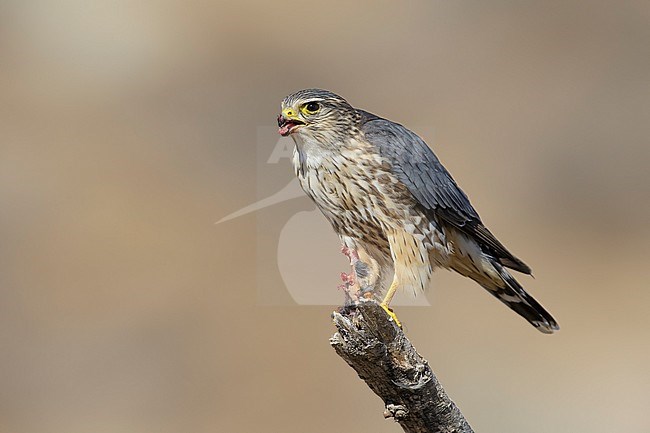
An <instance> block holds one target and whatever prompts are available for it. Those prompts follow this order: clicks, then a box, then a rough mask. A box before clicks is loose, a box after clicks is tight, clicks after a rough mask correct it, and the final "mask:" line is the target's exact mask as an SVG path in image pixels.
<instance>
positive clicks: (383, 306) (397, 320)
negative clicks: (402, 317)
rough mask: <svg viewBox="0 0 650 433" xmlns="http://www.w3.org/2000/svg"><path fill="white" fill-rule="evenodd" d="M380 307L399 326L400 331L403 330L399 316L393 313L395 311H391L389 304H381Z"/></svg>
mask: <svg viewBox="0 0 650 433" xmlns="http://www.w3.org/2000/svg"><path fill="white" fill-rule="evenodd" d="M379 306H380V307H381V308H383V309H384V311H385V312H386V314H388V317H390V318H391V319H392V320H393V322H395V324H396V325H397V326H399V327H400V329H401V328H402V322H400V321H399V319H398V318H397V315H396V314H395V313H393V310H391V309H390V307H389V306H388V305H387V304H384V303H383V302H382V303H381V304H379Z"/></svg>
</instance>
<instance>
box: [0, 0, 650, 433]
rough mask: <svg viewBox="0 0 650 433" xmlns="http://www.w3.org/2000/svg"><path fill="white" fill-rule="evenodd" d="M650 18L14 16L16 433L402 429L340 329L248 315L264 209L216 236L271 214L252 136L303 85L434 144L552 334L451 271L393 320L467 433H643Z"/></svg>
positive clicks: (1, 322) (3, 21)
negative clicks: (552, 323) (336, 347)
mask: <svg viewBox="0 0 650 433" xmlns="http://www.w3.org/2000/svg"><path fill="white" fill-rule="evenodd" d="M649 20H650V6H649V4H648V2H646V1H638V2H634V1H623V2H606V1H594V2H574V1H568V2H535V1H523V2H505V1H492V2H480V1H454V2H451V1H448V2H442V1H438V2H421V3H409V4H404V5H400V4H397V3H388V2H384V3H374V2H373V3H356V2H354V3H353V2H338V3H334V2H332V3H328V4H327V5H323V4H316V3H305V2H293V3H287V2H284V3H279V2H268V3H266V2H240V3H234V2H233V3H220V2H166V1H158V2H135V1H94V2H83V1H58V2H57V1H31V0H29V1H21V0H16V1H3V2H1V3H0V98H1V99H0V101H1V104H0V113H1V115H0V179H1V181H0V200H1V203H2V206H1V208H0V228H1V232H0V233H1V234H2V242H1V243H0V340H1V341H2V350H1V352H0V432H2V433H5V432H7V433H45V432H57V433H58V432H61V433H63V432H64V433H77V432H79V433H82V432H84V433H85V432H93V433H101V432H111V433H115V432H153V431H155V432H192V433H194V432H197V433H200V432H215V431H217V432H283V433H290V432H296V433H304V432H314V433H318V432H331V431H349V432H397V431H401V430H400V428H399V426H397V425H395V424H394V423H393V422H392V421H384V420H383V418H382V416H381V412H382V409H383V406H382V403H381V402H380V401H379V399H377V398H376V397H375V396H374V395H373V394H371V392H370V391H369V390H368V389H367V388H366V387H365V386H364V385H363V384H362V383H361V382H360V381H359V380H358V379H357V378H356V376H355V374H354V373H353V371H352V370H351V369H350V368H348V367H347V366H346V365H345V364H344V363H343V361H341V360H340V359H339V358H338V357H337V356H336V355H335V354H334V352H333V350H331V348H330V347H329V345H328V337H329V336H330V335H331V334H332V332H333V327H332V325H331V322H330V319H329V314H330V312H331V307H325V306H323V307H300V306H284V307H283V306H279V307H269V306H262V305H260V303H259V302H258V300H257V295H256V290H255V286H256V284H257V283H256V281H255V279H256V276H255V275H254V272H251V271H250V270H251V269H253V268H254V264H255V260H256V254H255V247H254V245H255V236H257V235H256V230H255V227H256V220H258V219H262V218H264V217H265V213H264V212H266V211H262V212H260V213H258V214H257V215H249V216H246V217H243V218H240V219H237V220H233V221H231V222H229V223H228V225H216V226H215V225H214V221H216V220H218V219H219V218H221V217H222V216H224V215H225V214H228V213H230V212H232V211H234V210H236V209H238V208H241V207H243V206H245V205H247V204H249V203H251V202H252V201H254V200H255V199H256V186H255V182H256V162H255V158H256V157H255V154H256V148H257V143H256V133H257V128H259V127H272V126H273V124H274V121H275V116H276V114H277V112H278V106H279V102H280V100H281V99H282V97H284V96H285V95H286V94H288V93H290V92H292V91H295V90H297V89H300V88H304V87H323V88H327V89H331V90H333V91H336V92H337V93H340V94H342V95H344V96H345V97H346V98H347V99H348V100H349V101H350V102H351V103H352V104H354V105H356V106H359V107H363V108H365V109H368V110H370V111H373V112H376V113H378V114H381V115H384V116H386V117H388V118H391V119H393V120H396V121H399V122H402V123H404V124H406V125H426V126H433V127H434V128H435V140H434V138H433V137H431V136H428V135H425V138H426V139H427V140H428V141H429V142H430V143H433V142H435V148H436V152H437V153H438V155H439V156H440V157H441V159H442V160H443V161H444V162H445V164H446V165H447V166H448V168H449V169H450V170H451V172H452V173H453V174H454V176H455V177H456V179H457V180H458V181H459V183H460V184H461V185H462V187H463V188H464V189H465V191H466V192H467V193H468V194H469V195H470V197H471V198H472V200H473V203H474V205H475V206H476V207H477V208H478V210H479V212H480V213H481V215H482V216H483V219H484V220H485V221H486V222H487V224H488V226H489V227H490V228H491V229H492V230H493V231H494V232H495V233H496V234H497V235H498V236H499V237H500V238H501V239H502V240H503V241H504V242H505V243H506V244H507V245H508V246H509V247H510V248H511V249H512V250H513V251H514V252H515V253H517V254H518V255H519V256H521V257H522V258H523V259H525V260H526V261H527V262H528V263H530V264H531V265H532V267H533V268H534V270H535V275H536V279H535V280H533V279H530V278H527V279H522V282H523V283H524V285H525V286H527V287H528V288H530V289H531V291H532V292H533V293H534V294H535V295H536V297H538V298H539V299H540V301H541V302H542V303H543V304H544V305H546V306H547V307H548V308H549V310H550V311H552V312H553V314H554V315H555V316H556V317H557V318H558V320H559V322H560V325H561V326H562V331H560V333H558V334H557V335H554V336H551V337H549V336H544V335H541V334H539V333H538V332H537V331H535V330H534V329H533V328H532V327H530V326H529V325H527V324H526V323H525V322H524V321H523V320H521V319H520V318H518V317H516V315H515V314H513V313H511V312H509V311H508V310H507V309H505V308H504V307H503V306H502V305H500V304H499V303H498V302H496V301H495V300H494V299H492V298H491V297H489V296H487V295H486V294H484V293H482V289H480V288H479V287H477V286H475V285H474V284H473V283H471V282H470V281H466V280H464V279H462V278H461V277H458V276H455V275H452V274H450V273H446V272H444V273H441V274H440V277H439V278H440V281H441V284H439V285H438V287H437V288H436V293H435V295H434V296H433V297H432V298H431V299H432V303H433V306H432V307H430V308H406V307H405V308H401V309H399V310H398V314H399V316H400V318H401V319H402V321H403V322H404V323H405V326H406V330H407V332H408V334H409V336H410V337H411V338H412V340H413V342H414V343H415V345H416V346H417V347H418V349H419V351H420V352H421V353H422V354H423V355H424V356H425V357H427V358H428V359H429V361H430V362H431V364H432V365H433V367H434V369H435V371H436V373H437V374H438V376H439V377H440V379H441V381H442V382H443V384H444V385H445V387H446V389H447V391H448V392H449V394H450V395H451V396H452V398H453V399H454V400H455V401H456V402H457V403H458V404H459V406H460V407H461V409H462V410H463V412H464V414H465V415H466V416H467V418H468V419H469V420H470V422H471V424H472V425H473V426H474V428H475V429H476V431H480V432H521V431H526V432H530V433H533V432H535V433H537V432H540V433H541V432H576V431H590V432H612V431H626V432H648V431H650V414H649V413H648V406H649V405H650V367H649V366H650V338H649V337H650V314H649V313H650V290H648V281H650V266H649V265H648V259H649V258H650V254H649V252H650V251H649V247H648V244H649V242H650V229H649V225H648V222H649V221H650V200H649V198H650V174H649V170H648V164H650V146H649V137H650V121H649V119H650V48H649V47H650V45H649V44H648V42H649V41H650V26H649V25H648V24H649ZM269 212H270V211H269ZM332 236H333V235H332ZM333 239H334V238H333ZM319 247H321V246H319V245H305V246H304V248H305V251H309V249H312V248H313V249H317V248H319ZM331 254H332V256H333V257H334V256H337V255H338V254H339V253H338V251H337V250H336V248H334V249H332V251H331ZM337 257H338V256H337ZM341 263H343V261H342V258H341ZM341 270H345V269H344V267H343V266H341V269H334V270H333V271H332V272H333V275H334V277H335V276H336V273H337V272H338V271H341ZM332 290H336V289H335V288H334V287H332Z"/></svg>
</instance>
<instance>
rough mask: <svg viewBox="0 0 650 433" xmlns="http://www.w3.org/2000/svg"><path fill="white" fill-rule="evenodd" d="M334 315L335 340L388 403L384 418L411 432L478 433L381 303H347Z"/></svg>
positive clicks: (338, 349)
mask: <svg viewBox="0 0 650 433" xmlns="http://www.w3.org/2000/svg"><path fill="white" fill-rule="evenodd" d="M333 319H334V324H335V325H336V327H337V328H338V332H336V334H334V336H333V337H332V338H331V339H330V344H331V345H332V346H333V347H334V349H335V350H336V353H338V355H339V356H340V357H341V358H343V359H344V360H345V361H346V362H347V363H348V364H349V365H350V366H351V367H352V368H353V369H354V370H355V371H356V372H357V373H358V374H359V377H360V378H361V379H363V380H364V381H365V382H366V384H367V385H368V386H369V387H370V389H372V390H373V391H374V392H375V394H377V395H378V396H379V397H380V398H381V399H382V400H383V401H384V403H385V405H386V410H385V411H384V417H386V418H391V417H392V418H394V419H395V421H397V422H398V423H399V424H400V425H401V426H402V428H403V429H404V431H405V432H407V433H433V432H436V433H442V432H444V433H451V432H454V433H456V432H457V433H473V431H472V428H471V427H470V426H469V424H468V423H467V420H465V418H464V417H463V414H462V413H461V412H460V410H459V409H458V407H456V405H455V404H454V402H453V401H451V399H450V398H449V397H448V396H447V393H446V392H445V390H444V389H443V388H442V385H440V383H439V382H438V379H437V378H436V376H435V375H434V374H433V371H431V368H430V367H429V364H428V362H427V361H426V360H425V359H424V358H422V357H421V356H420V354H418V353H417V351H416V350H415V348H414V347H413V346H412V345H411V342H410V341H409V340H408V339H407V338H406V336H405V335H404V333H403V332H402V330H401V329H400V328H399V327H398V326H397V325H396V324H395V322H393V321H392V320H391V319H390V318H389V317H388V315H387V314H386V312H385V311H384V310H383V309H382V308H381V307H380V306H379V304H377V302H375V301H365V302H359V303H357V304H356V305H352V306H346V307H343V308H341V310H340V311H339V312H335V313H334V314H333Z"/></svg>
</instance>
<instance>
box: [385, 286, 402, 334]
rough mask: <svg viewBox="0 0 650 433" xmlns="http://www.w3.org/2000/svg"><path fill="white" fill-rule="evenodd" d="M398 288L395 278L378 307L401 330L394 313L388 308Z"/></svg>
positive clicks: (400, 324)
mask: <svg viewBox="0 0 650 433" xmlns="http://www.w3.org/2000/svg"><path fill="white" fill-rule="evenodd" d="M398 286H399V284H398V283H397V278H395V279H393V282H392V283H391V285H390V287H389V288H388V292H386V296H384V300H383V301H381V304H379V305H380V306H381V308H383V309H384V311H386V314H388V315H389V316H390V318H391V319H393V321H394V322H395V324H396V325H397V326H399V327H400V328H401V327H402V323H401V322H400V321H399V319H397V316H396V315H395V313H393V311H392V310H391V309H390V307H389V306H388V305H389V304H390V301H392V300H393V296H395V292H397V287H398Z"/></svg>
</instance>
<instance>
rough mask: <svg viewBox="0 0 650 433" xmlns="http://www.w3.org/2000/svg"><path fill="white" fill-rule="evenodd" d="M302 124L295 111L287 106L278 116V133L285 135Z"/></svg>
mask: <svg viewBox="0 0 650 433" xmlns="http://www.w3.org/2000/svg"><path fill="white" fill-rule="evenodd" d="M304 124H305V122H303V121H301V120H299V119H298V116H297V115H296V113H295V111H293V110H292V109H291V108H287V109H285V110H283V111H282V114H280V115H279V116H278V133H279V134H280V135H281V136H283V137H286V136H287V135H289V134H291V133H292V132H293V131H295V130H296V129H297V128H299V127H300V126H301V125H304Z"/></svg>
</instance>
